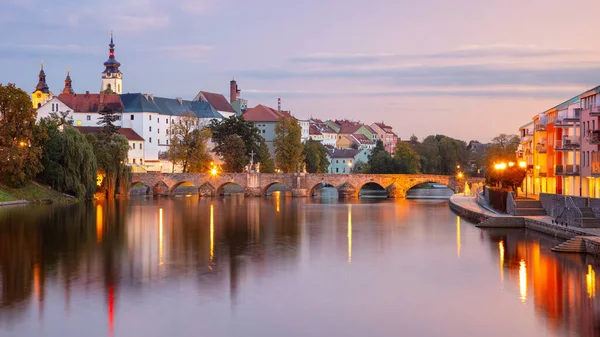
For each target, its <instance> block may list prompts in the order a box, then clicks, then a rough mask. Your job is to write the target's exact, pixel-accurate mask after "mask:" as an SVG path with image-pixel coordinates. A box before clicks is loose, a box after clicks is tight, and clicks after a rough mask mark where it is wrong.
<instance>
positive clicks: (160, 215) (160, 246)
mask: <svg viewBox="0 0 600 337" xmlns="http://www.w3.org/2000/svg"><path fill="white" fill-rule="evenodd" d="M163 242H164V237H163V209H162V208H159V209H158V265H160V266H162V265H163V263H164V262H163Z"/></svg>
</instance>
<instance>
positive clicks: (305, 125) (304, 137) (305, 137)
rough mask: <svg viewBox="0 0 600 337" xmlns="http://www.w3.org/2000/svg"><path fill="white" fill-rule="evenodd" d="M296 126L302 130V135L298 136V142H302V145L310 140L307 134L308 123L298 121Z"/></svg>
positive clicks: (308, 133)
mask: <svg viewBox="0 0 600 337" xmlns="http://www.w3.org/2000/svg"><path fill="white" fill-rule="evenodd" d="M298 124H300V127H301V128H302V134H301V136H300V140H301V141H302V143H305V142H306V141H307V140H309V139H310V132H309V128H310V122H309V121H302V120H298Z"/></svg>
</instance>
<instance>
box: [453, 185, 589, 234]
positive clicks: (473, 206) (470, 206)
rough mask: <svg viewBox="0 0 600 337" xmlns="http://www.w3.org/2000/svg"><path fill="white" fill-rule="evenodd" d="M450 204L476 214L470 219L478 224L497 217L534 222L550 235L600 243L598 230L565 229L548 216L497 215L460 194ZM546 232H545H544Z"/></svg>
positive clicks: (474, 200) (471, 198) (472, 198)
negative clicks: (589, 238)
mask: <svg viewBox="0 0 600 337" xmlns="http://www.w3.org/2000/svg"><path fill="white" fill-rule="evenodd" d="M450 203H452V204H454V206H457V207H459V208H462V209H464V210H466V211H467V212H468V213H471V214H477V215H478V216H479V217H477V218H473V217H471V218H472V220H479V222H481V221H483V220H485V219H488V218H498V217H505V218H507V219H508V218H511V219H512V218H523V219H525V221H526V222H528V221H527V220H529V222H535V223H536V224H537V225H538V226H539V225H543V226H544V227H547V228H548V230H549V231H551V232H552V233H555V232H556V231H559V230H560V231H563V232H564V231H565V230H567V231H568V232H571V233H572V234H573V236H597V237H599V238H598V239H595V241H598V242H600V228H581V227H567V226H562V225H558V224H553V223H552V217H550V216H547V215H546V216H517V217H515V216H512V215H508V214H502V213H498V212H496V211H494V210H491V209H488V208H486V207H483V206H482V205H480V204H479V203H477V200H476V199H475V197H471V196H464V195H460V194H455V195H453V196H452V197H451V198H450ZM526 227H527V226H526ZM544 232H546V231H544Z"/></svg>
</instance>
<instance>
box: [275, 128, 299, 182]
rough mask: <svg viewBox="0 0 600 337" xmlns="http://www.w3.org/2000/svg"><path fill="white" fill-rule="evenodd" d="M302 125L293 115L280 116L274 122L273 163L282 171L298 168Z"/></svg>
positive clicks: (294, 170) (291, 170) (296, 169)
mask: <svg viewBox="0 0 600 337" xmlns="http://www.w3.org/2000/svg"><path fill="white" fill-rule="evenodd" d="M301 138H302V127H300V124H298V121H296V119H295V118H293V117H281V118H279V121H277V124H275V139H274V140H273V145H274V146H275V163H276V164H277V167H279V168H280V169H281V170H282V171H283V172H296V171H298V170H299V167H300V164H301V163H302V161H303V158H302V150H303V146H302V141H301Z"/></svg>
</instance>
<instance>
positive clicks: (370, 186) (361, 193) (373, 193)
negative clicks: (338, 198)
mask: <svg viewBox="0 0 600 337" xmlns="http://www.w3.org/2000/svg"><path fill="white" fill-rule="evenodd" d="M365 187H366V188H367V190H363V189H364V188H365ZM356 190H357V191H358V197H359V198H360V197H379V198H382V197H385V198H388V197H389V192H388V191H387V189H386V186H383V185H381V184H379V183H377V182H373V181H369V182H366V183H363V184H362V185H359V188H357V189H356ZM367 191H369V192H367Z"/></svg>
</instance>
